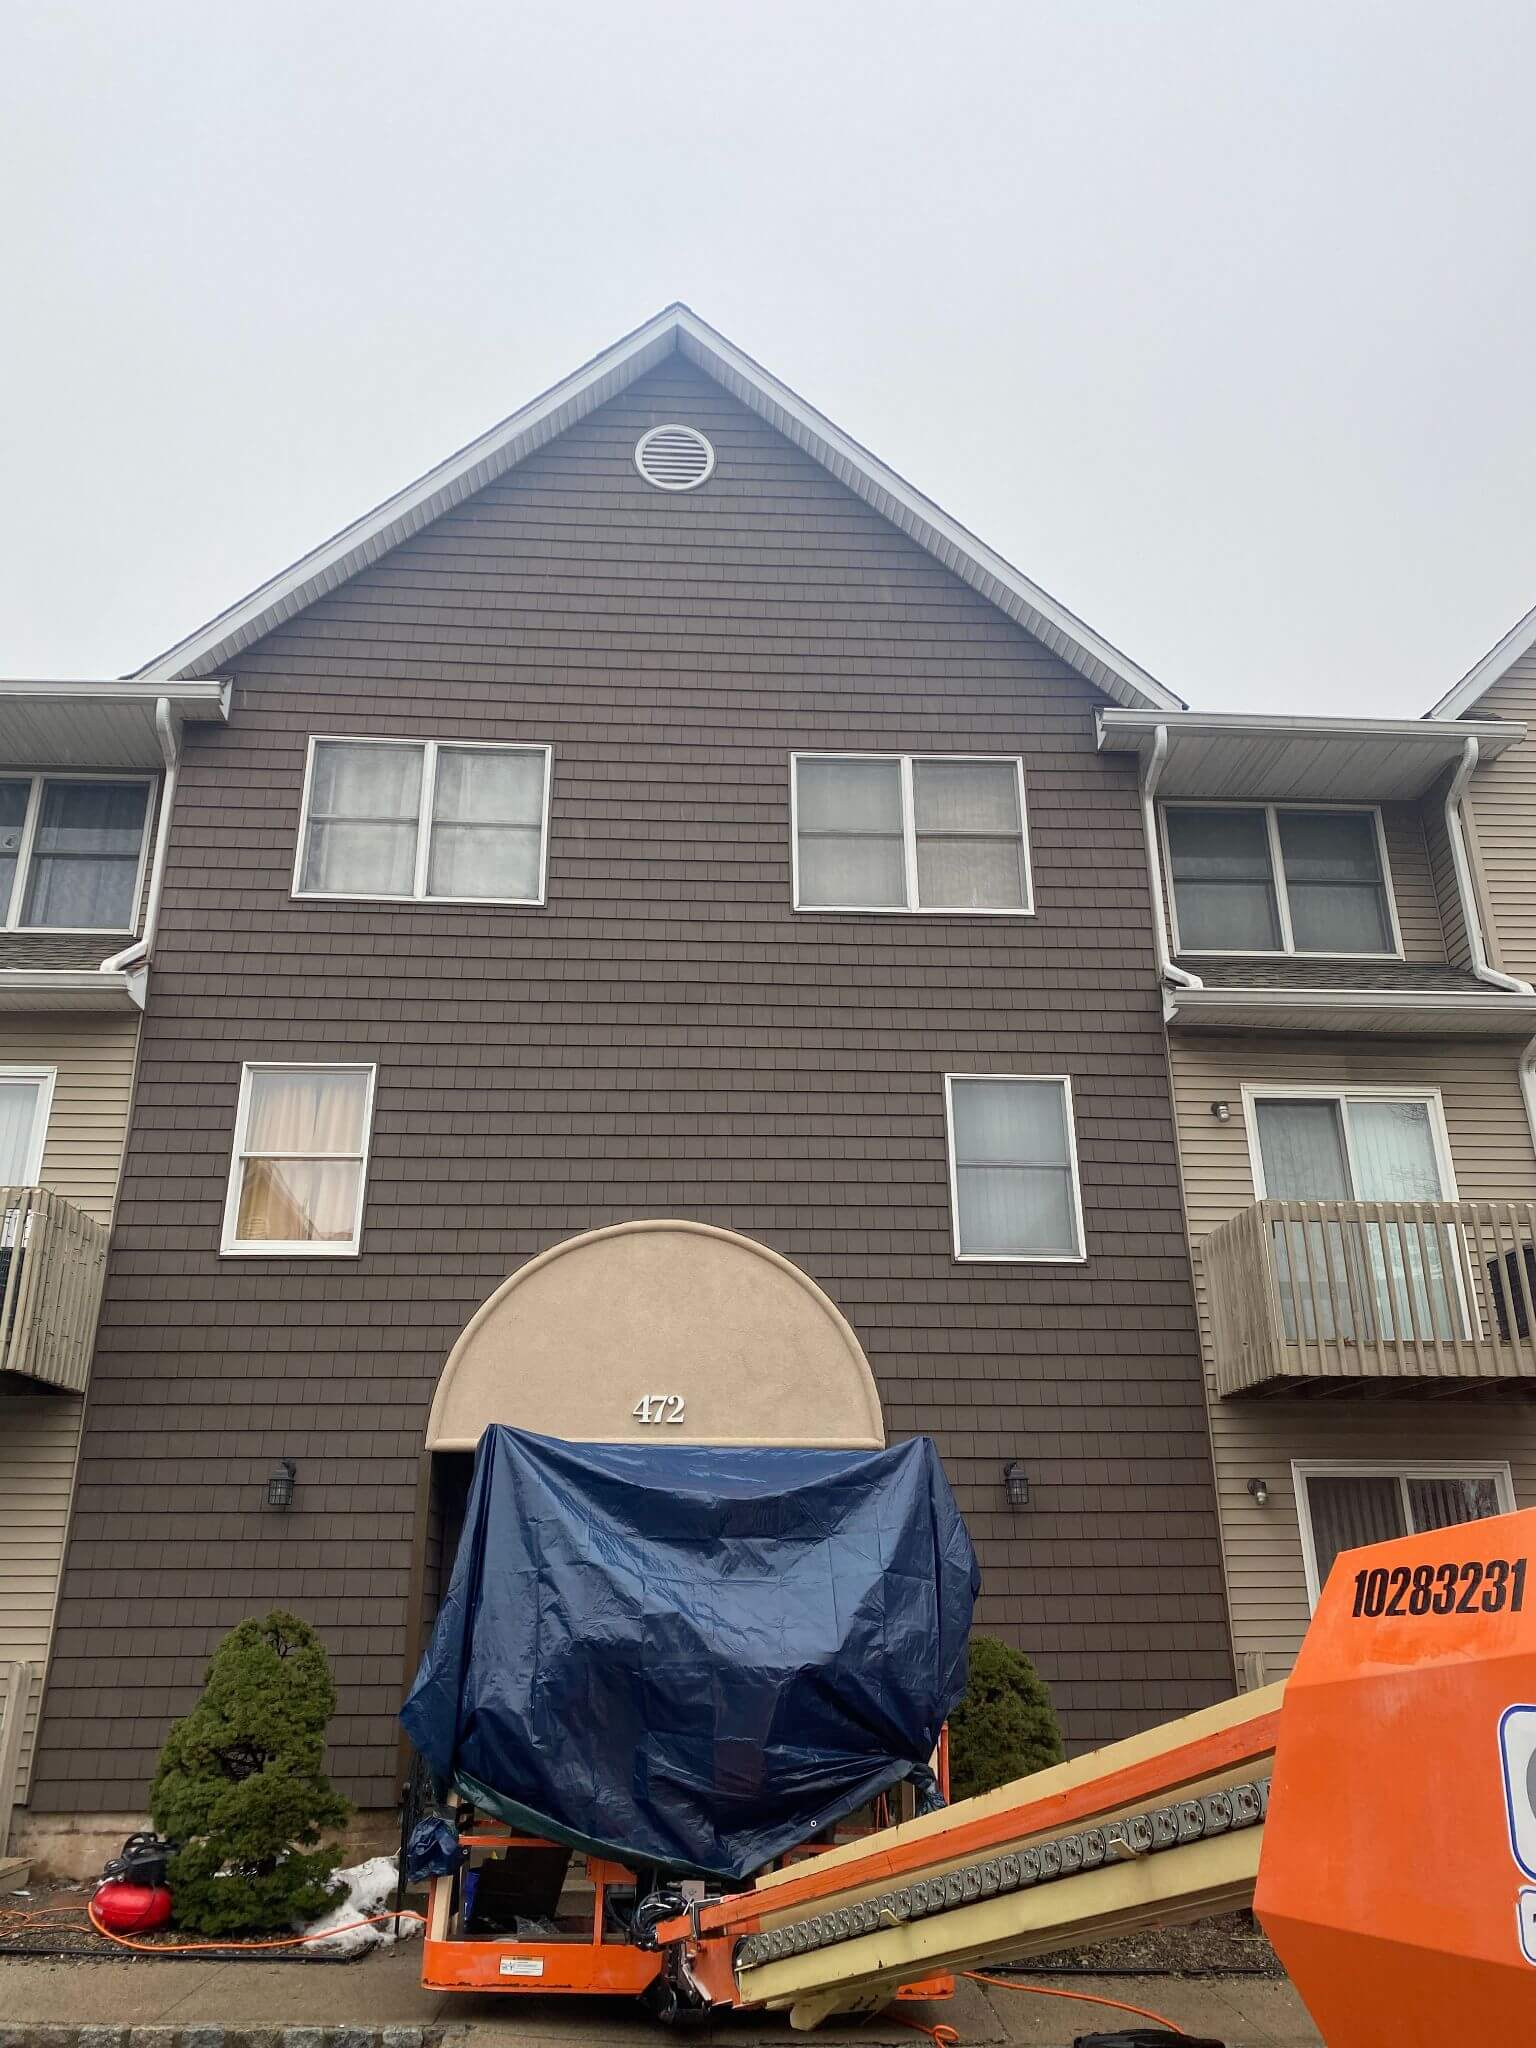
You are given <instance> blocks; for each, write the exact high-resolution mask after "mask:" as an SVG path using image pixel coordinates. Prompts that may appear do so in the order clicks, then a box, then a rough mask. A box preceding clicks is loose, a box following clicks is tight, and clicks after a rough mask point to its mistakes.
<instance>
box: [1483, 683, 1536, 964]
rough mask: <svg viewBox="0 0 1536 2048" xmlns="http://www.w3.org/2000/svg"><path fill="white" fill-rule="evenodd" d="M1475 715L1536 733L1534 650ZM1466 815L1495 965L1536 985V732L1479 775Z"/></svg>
mask: <svg viewBox="0 0 1536 2048" xmlns="http://www.w3.org/2000/svg"><path fill="white" fill-rule="evenodd" d="M1473 715H1474V716H1475V717H1478V718H1509V719H1524V720H1526V721H1527V722H1528V723H1531V724H1533V725H1536V649H1532V651H1531V652H1530V653H1529V654H1527V655H1525V656H1523V657H1522V658H1521V659H1520V660H1519V661H1517V662H1515V663H1514V664H1513V666H1512V667H1511V668H1510V669H1509V670H1508V671H1507V673H1506V674H1505V675H1503V676H1501V677H1500V679H1499V680H1498V682H1496V683H1495V684H1494V686H1493V688H1492V689H1491V690H1490V691H1489V692H1488V693H1487V695H1486V696H1485V697H1483V698H1482V700H1481V701H1480V702H1479V703H1478V704H1477V705H1475V706H1474V707H1473ZM1467 809H1468V812H1469V814H1470V816H1471V819H1472V822H1473V826H1474V829H1475V831H1476V834H1477V847H1478V853H1479V856H1480V859H1481V865H1482V873H1483V883H1484V887H1485V888H1486V890H1487V895H1488V909H1489V925H1490V928H1491V929H1490V937H1491V938H1492V939H1493V940H1494V942H1495V946H1496V951H1497V954H1498V963H1499V965H1500V966H1501V967H1502V968H1503V969H1504V971H1505V973H1506V974H1516V975H1519V976H1520V978H1521V979H1522V980H1523V981H1533V980H1536V732H1533V733H1530V734H1528V735H1527V736H1526V738H1525V739H1523V740H1520V741H1518V742H1517V743H1516V744H1515V745H1514V746H1512V747H1511V748H1510V749H1509V750H1508V752H1507V753H1503V754H1500V755H1499V756H1498V757H1497V758H1496V759H1495V760H1492V761H1486V762H1484V763H1483V764H1482V765H1481V766H1480V767H1479V768H1478V770H1477V772H1476V774H1475V775H1474V776H1473V777H1472V784H1471V789H1470V791H1469V793H1468V798H1467Z"/></svg>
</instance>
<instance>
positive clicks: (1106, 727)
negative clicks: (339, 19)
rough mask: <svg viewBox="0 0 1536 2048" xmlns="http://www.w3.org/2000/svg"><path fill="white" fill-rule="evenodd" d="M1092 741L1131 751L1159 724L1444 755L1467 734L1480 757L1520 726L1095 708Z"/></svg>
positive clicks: (1208, 735)
mask: <svg viewBox="0 0 1536 2048" xmlns="http://www.w3.org/2000/svg"><path fill="white" fill-rule="evenodd" d="M1097 724H1098V744H1099V748H1100V751H1101V752H1103V753H1112V754H1113V753H1123V754H1134V753H1136V752H1138V751H1139V749H1140V747H1141V745H1142V743H1143V741H1144V740H1146V739H1149V738H1151V737H1152V736H1153V735H1154V734H1155V733H1156V731H1157V729H1158V727H1159V726H1163V727H1166V729H1167V733H1168V740H1169V744H1170V746H1171V745H1172V744H1174V743H1175V742H1176V741H1177V740H1178V739H1179V738H1180V737H1181V736H1186V737H1188V738H1191V739H1224V738H1227V737H1229V736H1232V737H1236V738H1242V737H1243V736H1244V735H1245V734H1248V733H1251V734H1252V735H1253V737H1254V738H1255V739H1264V738H1273V739H1286V738H1291V739H1317V740H1331V739H1338V740H1349V741H1352V742H1357V741H1361V740H1374V739H1379V740H1381V741H1382V742H1383V743H1388V742H1390V743H1392V744H1397V743H1399V742H1401V741H1408V742H1410V743H1414V742H1417V743H1422V744H1424V745H1426V746H1431V747H1438V748H1439V749H1440V751H1441V752H1442V753H1444V754H1445V756H1446V758H1447V759H1448V760H1450V759H1453V758H1454V757H1455V756H1456V755H1457V754H1458V753H1459V752H1460V750H1461V746H1462V743H1463V741H1464V740H1465V739H1467V738H1468V736H1471V737H1474V738H1475V739H1476V740H1477V741H1478V745H1479V749H1480V752H1481V754H1482V757H1483V758H1484V759H1486V758H1487V757H1488V756H1489V755H1490V754H1501V753H1502V752H1503V751H1504V749H1505V748H1506V747H1512V746H1513V745H1514V744H1515V742H1516V740H1521V739H1524V737H1525V732H1526V728H1525V726H1524V725H1523V724H1521V723H1520V722H1519V721H1518V720H1515V719H1503V718H1487V719H1479V720H1477V721H1476V722H1471V721H1463V722H1462V723H1460V724H1458V726H1457V728H1456V730H1455V732H1453V733H1448V732H1441V731H1438V730H1437V729H1436V727H1435V726H1433V725H1431V724H1429V723H1427V722H1426V721H1425V720H1424V719H1422V718H1267V717H1265V716H1263V715H1262V714H1260V713H1252V712H1246V711H1170V712H1166V713H1160V712H1155V711H1140V710H1118V709H1115V710H1106V711H1100V712H1099V714H1098V718H1097Z"/></svg>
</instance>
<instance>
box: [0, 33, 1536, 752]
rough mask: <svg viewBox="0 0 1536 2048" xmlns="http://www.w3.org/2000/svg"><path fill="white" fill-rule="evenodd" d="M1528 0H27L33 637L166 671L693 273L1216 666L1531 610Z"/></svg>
mask: <svg viewBox="0 0 1536 2048" xmlns="http://www.w3.org/2000/svg"><path fill="white" fill-rule="evenodd" d="M1533 78H1536V6H1533V5H1532V4H1531V0H1454V4H1453V0H1435V4H1428V0H1392V4H1354V0H1275V4H1271V5H1267V6H1260V5H1258V4H1256V0H1213V4H1206V0H1145V4H1131V0H1125V4H1095V0H1051V4H1013V5H995V4H974V5H967V4H965V0H955V4H952V5H949V6H938V5H935V4H934V0H868V4H848V5H838V4H837V0H814V4H803V0H779V4H776V5H767V4H755V0H750V4H749V0H648V4H641V0H631V4H627V5H614V4H609V0H584V4H569V0H567V4H561V5H549V4H544V0H539V4H533V5H524V4H519V0H497V4H489V0H486V4H474V0H430V4H427V0H423V4H420V5H411V6H408V5H404V4H401V0H367V4H358V5H352V4H328V0H300V4H293V0H259V4H254V0H253V4H246V5H218V4H215V5H209V4H208V0H191V4H182V0H133V4H132V5H124V4H123V0H90V4H69V0H42V4H40V0H9V4H8V5H0V209H3V213H0V223H3V249H0V255H3V269H0V280H3V283H0V291H3V295H4V296H3V304H4V317H3V321H0V366H3V369H4V379H3V385H0V392H3V398H0V416H3V419H4V435H3V443H0V460H3V472H0V473H3V477H4V483H5V491H4V497H3V511H0V519H3V522H4V531H3V534H0V674H8V675H37V676H47V675H92V674H106V675H116V674H121V673H123V672H125V671H127V670H130V669H133V668H136V667H138V666H139V665H140V664H141V663H143V662H144V661H146V660H148V659H149V657H150V656H151V655H153V654H155V653H157V652H158V651H160V649H162V648H163V647H164V646H165V645H167V644H168V643H169V642H171V641H173V640H175V639H177V638H179V637H180V636H181V635H182V634H183V633H185V632H187V631H189V630H190V629H191V628H192V627H194V626H196V625H198V624H200V623H201V622H202V621H203V620H205V619H206V618H208V617H209V616H211V615H212V614H213V613H214V612H216V611H218V610H220V609H221V608H222V607H223V606H224V605H225V604H227V603H228V602H230V601H231V600H232V599H234V598H235V597H237V596H239V595H241V594H242V593H243V592H245V591H246V590H248V589H249V588H250V587H251V586H252V585H253V584H256V583H258V582H260V581H262V580H263V579H264V578H265V577H266V576H268V575H270V574H271V573H272V572H273V571H275V570H277V569H279V568H281V567H283V566H284V565H285V564H286V563H287V562H289V561H291V560H292V559H293V558H294V557H295V556H296V555H298V554H301V553H303V552H304V551H305V550H306V549H308V548H310V547H311V546H313V545H314V544H315V543H316V542H318V541H319V540H321V539H323V538H324V537H325V536H326V535H328V534H330V533H331V532H333V531H334V530H335V529H336V528H337V527H338V526H341V525H343V524H345V523H346V522H347V521H348V520H349V519H351V518H353V517H355V516H356V515H357V514H358V513H359V512H361V511H363V510H365V509H366V508H367V507H368V506H369V505H371V504H374V503H375V502H377V501H378V500H379V499H380V498H382V497H384V496H386V495H387V494H388V493H389V492H391V491H392V490H394V489H396V488H397V487H398V486H399V485H401V484H403V483H404V482H406V481H407V480H408V479H409V478H411V477H412V476H414V475H415V474H417V473H418V472H419V471H421V470H422V469H425V468H427V467H428V466H430V465H431V464H432V463H433V462H435V461H437V460H438V459H439V458H441V457H442V456H443V455H445V454H446V453H447V452H448V451H449V450H451V449H453V448H455V447H457V446H458V445H460V444H461V443H462V442H464V441H466V440H468V439H470V438H471V437H472V436H474V435H475V434H477V433H479V432H480V431H481V430H482V429H484V428H485V427H486V426H488V425H489V424H490V423H491V422H492V421H494V420H495V419H497V418H499V417H501V416H502V415H503V414H505V413H508V412H511V411H513V410H515V409H516V408H517V407H518V406H519V405H521V404H523V403H524V402H525V401H526V400H527V399H528V398H530V397H532V396H533V395H534V394H535V393H536V392H538V391H539V390H541V389H542V388H543V387H544V386H546V385H548V384H550V383H552V382H553V381H555V380H556V379H557V378H559V377H560V376H562V375H564V374H565V373H566V372H567V371H568V370H570V369H572V368H574V367H575V366H576V365H577V364H578V363H580V362H582V361H583V360H584V359H585V358H586V357H588V356H590V355H592V354H593V353H595V352H596V351H597V350H598V349H600V348H602V347H604V346H606V344H607V343H609V342H610V341H612V340H614V339H615V338H616V337H617V336H618V335H620V334H621V333H623V332H625V331H626V330H627V329H629V328H631V327H633V326H635V325H637V324H638V323H639V322H640V321H641V320H643V319H644V318H646V317H647V316H648V315H649V314H651V313H652V312H654V311H655V310H656V309H657V308H658V307H660V306H662V305H663V304H665V303H666V302H667V301H668V300H671V299H674V298H683V299H686V300H687V301H688V302H689V304H691V305H692V306H693V307H694V308H695V309H696V310H697V311H698V312H699V313H701V314H702V315H703V316H704V317H705V318H706V319H707V320H710V321H712V322H713V323H714V324H715V325H716V326H718V327H720V328H721V329H723V330H724V332H725V333H726V334H727V335H729V336H730V337H731V339H732V340H733V341H736V342H737V343H739V344H740V345H741V346H742V347H743V348H745V349H746V350H747V351H748V352H749V353H750V354H752V355H754V356H756V357H757V358H758V360H759V361H760V362H762V363H764V364H765V365H767V367H768V368H769V369H771V370H772V371H773V372H774V373H775V374H776V375H778V376H780V377H782V378H783V379H784V380H785V381H786V382H788V383H789V384H791V385H793V386H794V387H795V389H796V390H798V391H800V392H801V393H802V394H803V395H804V396H805V397H806V398H808V399H809V400H810V401H811V402H812V403H813V404H815V405H816V406H818V407H819V408H820V409H821V410H822V411H823V412H825V413H828V414H829V415H830V416H831V417H832V418H833V419H834V420H835V421H837V422H838V424H839V425H840V426H842V427H844V428H845V429H846V430H847V431H848V432H850V433H852V434H853V435H855V436H856V437H857V438H858V439H859V440H861V441H863V442H864V443H865V444H866V446H868V447H870V448H872V449H873V450H874V451H875V452H876V453H877V454H878V455H880V456H881V457H882V458H883V459H884V460H886V461H887V462H889V463H891V464H892V465H893V466H894V467H895V468H897V469H899V470H900V471H901V472H902V473H903V474H904V475H905V476H907V477H908V478H910V479H911V480H912V481H913V482H914V483H916V484H917V485H918V486H919V487H920V488H921V489H923V490H925V491H926V492H927V493H928V494H929V495H930V496H931V497H934V498H936V499H937V500H938V502H939V503H940V504H941V505H943V506H944V507H945V509H946V510H948V511H949V512H951V513H953V514H954V515H955V516H956V517H957V518H959V519H961V520H963V521H964V522H965V523H966V524H967V525H968V526H970V527H971V528H972V529H973V530H974V531H976V532H977V533H979V534H981V535H982V536H983V537H984V538H985V539H986V540H987V541H988V542H989V543H990V544H991V545H992V546H993V547H995V548H997V549H998V550H999V551H1000V552H1001V553H1003V554H1004V555H1006V556H1008V557H1009V559H1010V560H1012V561H1014V562H1015V563H1017V564H1018V565H1019V567H1021V568H1022V569H1023V570H1024V571H1025V572H1026V573H1027V574H1028V575H1030V576H1032V577H1033V578H1034V579H1035V580H1036V581H1037V582H1039V583H1042V584H1043V585H1044V586H1045V588H1046V589H1047V590H1049V591H1051V592H1052V593H1053V595H1055V596H1056V597H1058V598H1059V599H1061V600H1062V601H1063V602H1064V603H1065V604H1067V605H1069V606H1070V607H1071V608H1072V609H1073V610H1074V611H1076V612H1077V613H1078V614H1079V615H1080V616H1081V617H1083V618H1084V619H1086V620H1088V621H1089V622H1090V623H1091V624H1092V625H1093V626H1094V627H1095V628H1096V629H1097V630H1098V631H1099V632H1101V633H1103V634H1105V635H1107V636H1108V637H1109V638H1110V639H1111V640H1113V641H1115V642H1116V643H1117V644H1118V645H1119V646H1121V647H1122V648H1124V649H1125V650H1126V652H1127V653H1129V654H1130V655H1132V656H1133V657H1134V658H1135V659H1136V660H1137V661H1138V662H1140V663H1141V664H1142V665H1143V666H1144V667H1146V668H1148V669H1150V670H1151V672H1152V673H1153V674H1154V675H1156V676H1157V677H1159V679H1160V680H1162V681H1163V682H1165V683H1166V684H1168V686H1169V687H1170V688H1172V689H1174V690H1176V691H1178V692H1179V693H1180V694H1181V695H1182V696H1184V697H1186V698H1188V699H1189V700H1190V701H1191V702H1192V703H1194V704H1197V705H1203V706H1211V707H1220V708H1224V709H1235V708H1242V707H1253V708H1264V709H1269V710H1275V711H1296V712H1303V711H1318V712H1324V711H1326V712H1346V711H1359V712H1376V713H1380V714H1384V715H1405V716H1407V715H1417V714H1418V713H1419V712H1420V711H1422V710H1423V709H1425V708H1426V706H1427V705H1428V704H1429V702H1430V701H1431V700H1432V699H1433V698H1435V697H1437V696H1438V695H1440V694H1441V693H1442V692H1443V691H1444V690H1445V689H1446V688H1447V687H1448V686H1449V685H1450V684H1451V683H1452V682H1453V681H1454V680H1455V679H1456V677H1457V676H1458V675H1460V674H1461V672H1462V671H1463V670H1464V669H1465V668H1467V667H1468V666H1469V665H1470V663H1471V662H1472V661H1473V660H1474V659H1475V658H1476V657H1477V656H1478V655H1479V654H1481V653H1482V652H1483V651H1484V650H1485V649H1486V648H1487V647H1488V646H1489V645H1490V644H1491V642H1493V641H1494V640H1495V639H1497V638H1498V637H1499V635H1500V634H1501V633H1502V632H1503V631H1504V630H1505V628H1506V627H1507V626H1508V625H1509V624H1510V623H1511V622H1512V621H1513V620H1514V619H1515V618H1516V617H1517V616H1518V615H1519V614H1520V613H1522V612H1523V611H1525V610H1526V609H1528V608H1529V606H1531V605H1532V604H1533V603H1536V375H1533V369H1536V262H1533V238H1532V226H1533V211H1536V120H1533V117H1532V91H1533V87H1532V81H1533Z"/></svg>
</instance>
